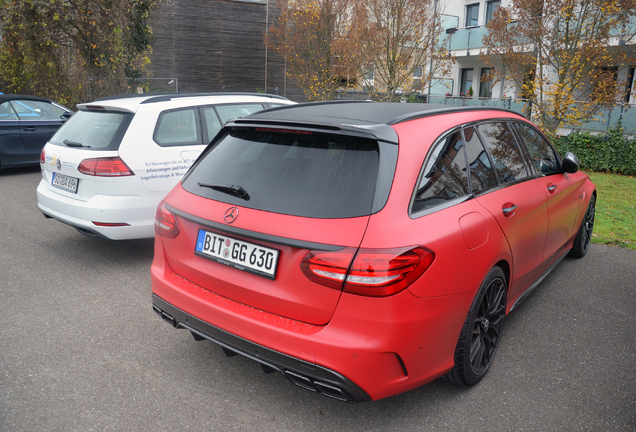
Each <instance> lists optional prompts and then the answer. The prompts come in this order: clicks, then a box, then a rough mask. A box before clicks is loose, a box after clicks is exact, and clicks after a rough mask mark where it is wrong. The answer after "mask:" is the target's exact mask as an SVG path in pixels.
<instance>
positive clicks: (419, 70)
mask: <svg viewBox="0 0 636 432" xmlns="http://www.w3.org/2000/svg"><path fill="white" fill-rule="evenodd" d="M413 78H414V79H422V67H421V66H419V67H416V68H415V70H414V71H413Z"/></svg>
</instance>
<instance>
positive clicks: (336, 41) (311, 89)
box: [266, 0, 351, 100]
mask: <svg viewBox="0 0 636 432" xmlns="http://www.w3.org/2000/svg"><path fill="white" fill-rule="evenodd" d="M350 3H351V0H282V1H280V2H279V5H280V7H281V15H280V18H279V19H278V21H277V22H276V23H275V24H274V25H273V26H272V27H270V29H269V34H268V37H267V40H266V43H267V44H268V47H269V48H270V49H273V50H274V51H275V52H277V53H278V54H280V55H281V56H283V57H284V58H285V64H286V68H287V74H288V76H289V77H290V78H291V79H292V81H294V82H295V83H296V84H297V85H298V86H299V87H301V88H302V89H303V91H304V92H305V95H306V96H307V97H308V98H309V99H310V100H328V99H333V98H334V95H335V93H336V92H337V91H338V89H339V88H340V87H342V86H346V85H347V80H346V79H343V77H344V76H346V67H347V66H346V62H345V61H343V59H342V57H343V52H344V51H345V49H344V46H345V45H346V43H347V41H346V38H345V37H344V33H345V31H346V28H347V25H348V22H349V16H350V15H349V14H350V12H351V7H350Z"/></svg>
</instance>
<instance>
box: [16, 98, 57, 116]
mask: <svg viewBox="0 0 636 432" xmlns="http://www.w3.org/2000/svg"><path fill="white" fill-rule="evenodd" d="M10 103H11V106H12V107H13V109H14V110H15V112H16V113H18V117H20V120H60V119H61V118H62V114H64V113H65V112H66V111H64V110H63V109H62V108H60V107H58V106H55V105H53V104H51V103H48V102H42V101H33V100H14V101H11V102H10Z"/></svg>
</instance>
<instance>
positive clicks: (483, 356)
mask: <svg viewBox="0 0 636 432" xmlns="http://www.w3.org/2000/svg"><path fill="white" fill-rule="evenodd" d="M507 291H508V284H507V283H506V275H505V274H504V272H503V270H502V269H501V268H500V267H493V269H492V270H490V272H489V273H488V276H486V279H484V281H483V282H482V284H481V287H480V288H479V292H478V293H477V296H476V297H475V300H474V301H473V305H472V306H471V308H470V311H469V312H468V316H467V317H466V321H465V322H464V327H463V328H462V332H461V334H460V336H459V341H458V342H457V348H455V366H454V367H453V369H451V371H450V372H448V373H447V374H446V375H445V376H444V378H445V379H446V380H447V381H450V382H453V383H455V384H459V385H465V386H472V385H475V384H477V383H478V382H479V381H480V380H481V379H482V378H483V377H484V375H485V374H486V372H488V369H489V368H490V365H491V364H492V361H493V359H494V358H495V354H496V353H497V347H498V345H499V341H500V339H501V332H502V330H503V323H504V318H505V316H506V298H507Z"/></svg>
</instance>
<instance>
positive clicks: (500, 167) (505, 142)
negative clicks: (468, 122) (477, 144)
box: [477, 122, 528, 183]
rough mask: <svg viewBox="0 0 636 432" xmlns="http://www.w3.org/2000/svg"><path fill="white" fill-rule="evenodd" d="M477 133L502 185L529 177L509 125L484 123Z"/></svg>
mask: <svg viewBox="0 0 636 432" xmlns="http://www.w3.org/2000/svg"><path fill="white" fill-rule="evenodd" d="M477 133H478V134H479V137H480V138H481V140H482V142H483V144H484V147H485V148H486V150H487V151H488V153H490V156H491V159H492V162H493V168H494V169H495V173H496V174H497V178H498V179H499V182H500V183H510V182H513V181H517V180H521V179H523V178H526V177H528V170H527V169H526V166H525V164H524V163H523V158H522V157H521V152H520V151H519V148H518V147H517V144H516V142H515V138H514V135H513V134H512V131H511V130H510V128H509V127H508V125H507V123H505V122H493V123H483V124H480V125H478V126H477Z"/></svg>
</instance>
